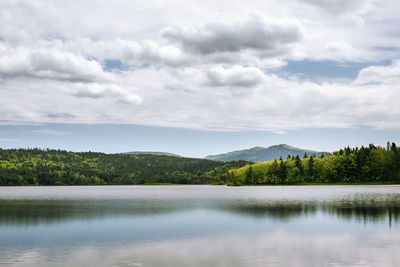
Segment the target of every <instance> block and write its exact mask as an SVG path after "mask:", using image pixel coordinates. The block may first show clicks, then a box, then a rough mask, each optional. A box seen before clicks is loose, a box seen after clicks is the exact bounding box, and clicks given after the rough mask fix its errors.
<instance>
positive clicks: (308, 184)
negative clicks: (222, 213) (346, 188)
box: [227, 181, 400, 186]
mask: <svg viewBox="0 0 400 267" xmlns="http://www.w3.org/2000/svg"><path fill="white" fill-rule="evenodd" d="M395 184H400V183H399V182H395V181H385V182H379V181H376V182H357V183H355V182H353V183H344V182H340V183H306V182H304V183H298V184H233V183H228V184H227V186H297V185H298V186H311V185H395Z"/></svg>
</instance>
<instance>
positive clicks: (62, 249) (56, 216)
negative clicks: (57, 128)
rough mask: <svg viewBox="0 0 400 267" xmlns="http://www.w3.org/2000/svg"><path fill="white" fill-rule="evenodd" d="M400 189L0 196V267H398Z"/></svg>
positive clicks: (137, 190) (2, 191)
mask: <svg viewBox="0 0 400 267" xmlns="http://www.w3.org/2000/svg"><path fill="white" fill-rule="evenodd" d="M399 222H400V186H395V185H393V186H284V187H280V186H271V187H263V186H260V187H225V186H82V187H0V266H232V267H234V266H379V267H381V266H400V223H399Z"/></svg>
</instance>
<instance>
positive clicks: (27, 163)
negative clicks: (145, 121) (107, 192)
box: [0, 149, 249, 185]
mask: <svg viewBox="0 0 400 267" xmlns="http://www.w3.org/2000/svg"><path fill="white" fill-rule="evenodd" d="M247 164H249V162H246V161H231V162H219V161H212V160H206V159H195V158H182V157H172V156H163V155H146V154H145V155H129V154H104V153H96V152H81V153H76V152H68V151H64V150H50V149H46V150H43V149H0V185H116V184H146V183H173V184H211V183H215V182H218V181H220V179H219V178H220V177H221V175H222V174H224V173H227V171H228V170H230V169H233V168H239V167H242V166H245V165H247Z"/></svg>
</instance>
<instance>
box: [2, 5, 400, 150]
mask: <svg viewBox="0 0 400 267" xmlns="http://www.w3.org/2000/svg"><path fill="white" fill-rule="evenodd" d="M399 13H400V2H399V1H395V0H381V1H378V0H336V1H330V0H288V1H277V0H262V1H256V0H248V1H235V0H229V1H225V0H220V1H209V0H201V1H200V0H199V1H194V0H187V1H178V0H169V1H161V0H154V1H144V0H115V1H106V0H96V1H95V0H79V1H77V0H69V1H61V0H60V1H58V0H40V1H39V0H37V1H35V0H2V1H0V147H2V148H17V147H41V148H46V147H49V148H61V149H66V150H73V151H87V150H92V151H103V152H107V153H118V152H125V151H134V150H145V151H152V150H155V151H169V152H174V153H178V154H181V155H184V156H193V157H203V156H205V155H208V154H216V153H223V152H228V151H231V150H235V149H243V148H249V147H252V146H269V145H274V144H281V143H287V144H290V145H294V146H299V147H304V148H308V149H315V150H319V151H333V150H336V149H339V148H341V147H343V146H347V145H350V146H360V145H368V144H369V143H374V144H381V145H384V144H385V143H386V141H393V142H398V143H400V119H399V118H400V105H399V103H400V30H399V27H398V25H400V18H399V16H398V14H399Z"/></svg>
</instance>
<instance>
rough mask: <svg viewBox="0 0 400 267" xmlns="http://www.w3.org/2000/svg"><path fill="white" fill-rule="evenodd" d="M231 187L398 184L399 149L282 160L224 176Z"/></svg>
mask: <svg viewBox="0 0 400 267" xmlns="http://www.w3.org/2000/svg"><path fill="white" fill-rule="evenodd" d="M226 180H227V181H230V182H231V183H232V184H235V185H240V184H297V183H365V182H374V183H382V182H391V183H393V182H394V183H400V148H398V147H397V146H396V144H395V143H392V144H389V143H388V144H387V146H386V148H383V147H380V146H374V145H369V146H368V147H361V148H350V147H346V148H344V149H341V150H339V151H337V152H334V153H332V154H329V155H321V156H320V157H314V156H310V157H304V158H302V159H301V158H300V157H299V156H296V157H288V158H287V159H286V160H274V161H270V162H259V163H255V164H251V165H247V166H244V167H241V168H238V169H234V170H232V171H229V172H228V173H227V179H226Z"/></svg>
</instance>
